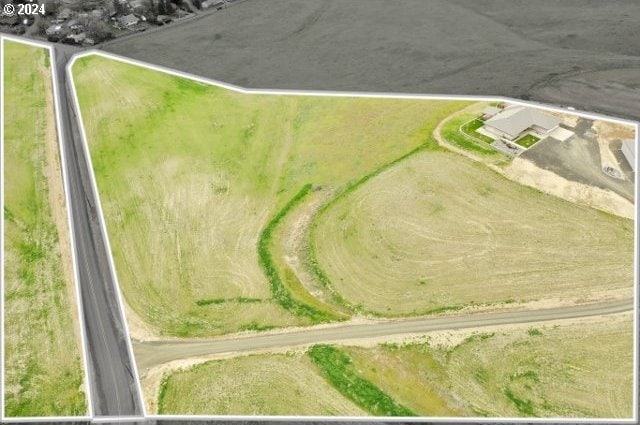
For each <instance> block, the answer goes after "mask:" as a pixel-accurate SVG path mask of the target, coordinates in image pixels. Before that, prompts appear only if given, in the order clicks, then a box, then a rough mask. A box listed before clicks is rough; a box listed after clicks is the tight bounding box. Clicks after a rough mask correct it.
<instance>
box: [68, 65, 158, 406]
mask: <svg viewBox="0 0 640 425" xmlns="http://www.w3.org/2000/svg"><path fill="white" fill-rule="evenodd" d="M74 63H75V56H74V57H73V58H72V59H71V61H69V63H68V64H67V67H66V72H67V78H68V81H69V82H70V83H71V95H72V96H73V107H74V108H75V111H76V116H77V117H78V123H77V124H78V127H79V129H80V137H81V139H82V140H81V142H82V148H83V151H84V155H85V157H86V160H87V167H88V172H89V176H90V177H91V188H92V191H93V196H94V197H95V199H96V209H97V215H98V221H99V222H100V229H101V231H102V236H103V238H104V242H105V245H106V250H107V259H108V261H109V269H110V270H111V275H112V276H113V282H114V285H115V288H114V292H115V293H116V295H117V297H116V298H117V302H118V307H119V308H120V314H121V316H122V322H123V325H124V331H125V340H126V344H127V351H128V352H129V357H130V358H131V363H132V365H131V367H132V368H133V375H134V378H135V381H136V386H137V388H138V402H139V403H140V407H141V409H142V415H143V416H146V408H145V404H144V395H143V392H142V382H141V380H140V375H139V374H138V364H137V363H136V358H135V355H134V353H133V346H132V343H131V337H130V335H131V334H130V333H129V324H128V323H127V315H126V314H125V311H124V300H123V299H122V291H121V290H120V281H119V279H118V275H117V273H116V268H115V265H114V261H113V254H112V252H113V251H111V243H110V241H109V234H108V233H107V226H106V224H105V220H104V214H103V212H102V202H101V200H100V196H99V195H98V184H97V182H96V177H95V175H94V172H93V162H92V160H91V154H90V153H89V144H88V142H87V135H86V133H85V129H84V120H83V119H82V111H81V110H80V102H79V101H78V94H77V92H76V83H75V80H74V78H73V72H71V68H72V66H73V64H74Z"/></svg>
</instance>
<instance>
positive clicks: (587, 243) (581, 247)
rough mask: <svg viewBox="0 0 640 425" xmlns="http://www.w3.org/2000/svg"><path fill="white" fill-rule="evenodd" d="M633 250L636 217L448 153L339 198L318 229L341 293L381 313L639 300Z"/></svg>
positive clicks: (325, 262) (317, 240)
mask: <svg viewBox="0 0 640 425" xmlns="http://www.w3.org/2000/svg"><path fill="white" fill-rule="evenodd" d="M397 188H402V190H398V189H397ZM400 205H401V206H402V208H398V206H400ZM633 246H634V242H633V221H632V220H628V219H624V218H620V217H617V216H613V215H609V214H605V213H602V212H599V211H597V210H594V209H591V208H587V207H582V206H578V205H575V204H571V203H569V202H566V201H563V200H561V199H558V198H555V197H552V196H548V195H545V194H542V193H540V192H538V191H536V190H534V189H531V188H528V187H525V186H521V185H519V184H516V183H513V182H511V181H509V180H507V179H506V178H504V177H502V176H501V175H500V174H498V173H496V172H493V171H491V170H488V169H487V168H486V167H485V166H484V165H483V164H479V163H474V162H470V161H468V160H466V159H464V158H462V157H460V156H457V155H452V154H450V153H447V152H443V151H430V152H420V153H418V154H416V155H414V156H412V157H411V158H408V159H406V160H405V161H403V162H402V163H399V164H397V165H396V166H394V167H392V168H390V169H388V170H386V171H384V172H383V173H381V174H379V175H378V176H376V177H374V178H372V179H370V180H369V181H367V182H366V183H365V184H363V185H362V186H360V187H358V188H357V189H356V190H354V191H353V192H351V193H349V194H347V195H346V196H343V197H341V198H339V199H337V200H336V201H335V202H333V204H332V205H331V206H330V208H327V209H326V210H324V211H323V212H322V214H320V215H319V217H318V218H317V219H316V223H315V227H314V228H313V232H312V249H313V250H314V251H315V253H316V257H317V261H318V263H319V265H320V266H321V268H322V269H323V272H324V273H325V275H326V276H327V278H328V281H329V282H330V284H331V285H332V286H333V288H334V289H335V291H336V292H338V293H340V294H341V295H342V296H343V297H344V298H345V299H346V300H347V302H348V303H349V304H351V305H353V306H356V307H357V309H358V310H360V311H364V312H368V313H371V314H375V315H381V316H401V315H415V314H426V313H429V312H434V311H442V310H448V309H457V308H461V307H463V306H469V305H472V304H484V303H489V304H494V303H512V302H529V301H535V300H540V299H544V298H572V299H573V298H575V299H584V298H587V297H588V296H589V294H591V293H594V292H602V291H604V292H606V291H623V292H624V293H625V294H626V295H627V296H629V297H631V296H632V289H633ZM391 283H392V284H391ZM523 288H526V290H524V289H523Z"/></svg>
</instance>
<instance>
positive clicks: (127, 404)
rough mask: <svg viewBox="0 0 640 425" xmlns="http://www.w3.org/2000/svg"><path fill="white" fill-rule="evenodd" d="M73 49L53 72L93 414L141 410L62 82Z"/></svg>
mask: <svg viewBox="0 0 640 425" xmlns="http://www.w3.org/2000/svg"><path fill="white" fill-rule="evenodd" d="M73 53H75V51H73V50H71V49H69V47H65V46H60V47H56V71H57V79H58V88H59V93H58V98H59V101H60V103H59V104H60V109H61V110H60V120H61V133H62V142H63V143H64V147H65V158H64V163H65V164H66V167H67V171H68V179H69V193H70V199H71V205H70V206H69V207H70V209H71V214H72V223H73V237H74V238H75V247H76V254H77V260H78V272H79V277H80V295H81V297H82V304H83V308H84V327H85V331H86V336H87V348H88V354H89V358H88V362H89V365H88V367H89V370H88V371H87V373H88V375H89V376H88V377H89V385H90V389H91V395H92V402H93V411H94V415H96V416H118V415H124V416H138V415H142V407H141V406H142V404H141V398H140V394H139V393H138V386H137V383H136V380H135V377H134V373H133V367H132V366H133V359H131V358H130V356H129V351H128V349H127V341H126V338H127V335H126V332H125V328H124V319H123V317H122V315H121V310H120V307H119V304H118V300H117V295H116V293H115V284H114V280H113V276H112V275H111V270H110V268H109V262H108V256H107V255H108V254H107V249H106V246H105V241H104V238H103V236H102V232H101V228H100V222H99V218H98V214H97V211H96V201H95V199H94V194H93V191H92V186H91V180H90V176H89V173H88V166H87V161H86V158H85V155H84V151H83V148H82V139H81V137H80V133H79V130H78V125H77V118H76V115H75V111H74V108H73V101H72V98H71V94H70V92H69V88H68V87H67V74H66V69H65V67H66V64H67V61H68V60H69V58H70V56H71V55H72V54H73Z"/></svg>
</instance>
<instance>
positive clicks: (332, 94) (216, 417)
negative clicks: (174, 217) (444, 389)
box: [67, 50, 640, 423]
mask: <svg viewBox="0 0 640 425" xmlns="http://www.w3.org/2000/svg"><path fill="white" fill-rule="evenodd" d="M87 56H102V57H105V58H107V59H113V60H117V61H119V62H124V63H128V64H130V65H135V66H140V67H142V68H148V69H151V70H154V71H160V72H164V73H167V74H170V75H174V76H178V77H183V78H187V79H190V80H194V81H197V82H201V83H204V84H208V85H214V86H218V87H221V88H225V89H229V90H232V91H236V92H239V93H243V94H263V95H294V96H322V97H348V98H386V99H430V100H467V101H468V100H476V101H502V102H508V103H512V104H518V105H525V106H535V107H537V108H539V109H543V110H548V111H554V112H563V113H567V114H572V115H578V116H583V117H585V118H590V119H599V120H607V121H612V122H617V123H622V124H627V125H632V126H634V127H635V131H636V143H637V142H638V138H639V137H640V136H639V135H638V132H639V131H640V125H638V123H636V122H635V121H631V120H625V119H619V118H613V117H609V116H606V115H600V114H593V113H589V112H584V111H577V110H574V109H568V108H566V109H563V108H558V107H552V106H548V105H543V104H539V103H537V102H528V101H519V100H514V99H511V98H507V97H502V96H499V97H482V96H477V97H474V96H464V97H463V96H429V95H411V94H393V93H362V92H355V93H350V92H325V91H295V90H262V89H245V88H242V87H238V86H235V85H232V84H227V83H223V82H221V81H216V80H211V79H208V78H202V77H198V76H195V75H192V74H188V73H184V72H180V71H176V70H172V69H168V68H165V67H160V66H156V65H151V64H147V63H144V62H140V61H136V60H132V59H129V58H124V57H122V56H119V55H114V54H111V53H106V52H102V51H96V50H91V51H86V52H82V53H79V54H77V55H74V56H73V57H72V58H71V60H70V61H69V64H68V65H67V73H68V77H69V78H70V81H71V82H72V90H73V96H74V102H75V106H76V108H77V113H78V117H79V119H80V123H79V126H80V128H81V132H82V139H83V142H84V147H85V153H86V155H87V159H88V162H89V164H91V156H90V153H89V148H88V142H87V137H86V134H85V130H84V121H83V120H82V117H81V115H80V105H79V101H78V97H77V93H76V89H75V81H74V80H73V72H72V68H73V65H74V64H75V62H76V60H77V59H80V58H83V57H87ZM636 160H637V159H636ZM89 172H90V174H91V179H92V183H93V188H94V191H95V192H94V195H95V196H96V199H97V203H98V206H99V207H98V209H99V214H100V219H101V224H102V231H103V232H104V235H105V240H106V241H107V245H108V246H109V238H108V236H107V232H106V226H105V221H104V216H103V214H102V207H101V202H100V197H99V194H98V191H97V186H96V181H95V175H94V172H93V167H92V166H91V169H90V170H89ZM635 189H636V198H635V199H634V208H635V211H636V216H637V214H638V208H637V207H638V202H637V192H638V175H637V173H635ZM637 222H638V220H637V219H636V221H635V223H634V227H635V228H637ZM108 256H109V262H110V266H111V267H112V272H113V275H114V279H115V280H116V285H117V286H118V296H119V297H120V296H121V295H120V293H119V284H118V279H117V275H116V273H115V267H114V265H113V259H112V254H111V248H110V246H109V253H108ZM637 258H638V241H637V233H636V254H635V264H636V267H635V268H636V270H634V280H635V281H636V282H637V275H638V273H637ZM634 288H635V289H634V302H635V305H636V310H635V311H634V318H635V321H634V342H635V343H634V356H637V349H636V347H637V343H638V341H637V339H638V336H637V332H636V331H637V325H638V324H637V321H638V313H637V303H638V299H637V285H635V286H634ZM123 316H124V312H123ZM124 317H126V316H124ZM125 326H126V318H125ZM127 332H128V329H127ZM636 365H637V357H634V388H633V396H634V398H633V400H634V401H633V404H634V407H633V412H632V415H633V417H632V418H630V419H618V418H611V419H606V418H604V419H588V418H545V419H542V418H535V419H534V418H526V419H525V418H446V417H445V418H440V417H422V418H406V417H404V418H398V417H373V418H371V417H351V416H343V417H327V416H309V417H300V416H235V415H234V416H221V415H211V416H209V415H149V416H146V415H145V416H146V417H148V418H153V419H169V420H171V419H175V420H184V419H189V420H269V421H272V420H284V421H301V420H303V421H318V420H321V421H372V419H373V420H374V421H387V422H389V421H390V422H414V421H416V422H418V421H424V420H425V419H428V420H429V421H442V422H486V421H495V422H549V421H552V422H575V421H580V422H589V423H616V422H617V423H635V422H636V418H637V408H638V406H637V397H636V395H637V392H636V383H637V368H636ZM136 376H137V367H136ZM138 384H140V382H138ZM140 391H141V392H140V394H141V396H142V397H143V398H144V396H143V395H142V394H143V393H142V390H141V389H140ZM143 406H144V404H143ZM532 419H534V420H532Z"/></svg>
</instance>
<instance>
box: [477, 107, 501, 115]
mask: <svg viewBox="0 0 640 425" xmlns="http://www.w3.org/2000/svg"><path fill="white" fill-rule="evenodd" d="M500 111H502V109H500V108H496V107H495V106H487V107H486V108H484V109H483V110H482V113H483V114H485V115H491V116H493V115H496V114H498V113H500Z"/></svg>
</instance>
